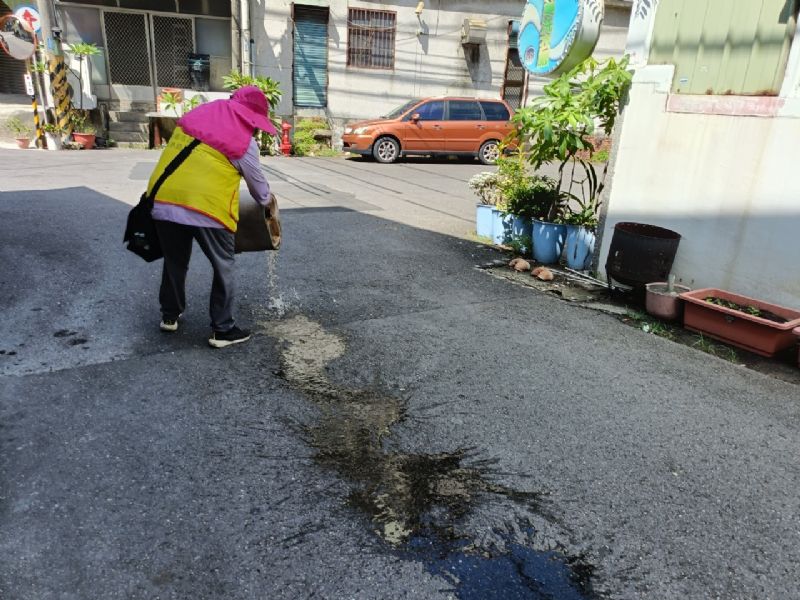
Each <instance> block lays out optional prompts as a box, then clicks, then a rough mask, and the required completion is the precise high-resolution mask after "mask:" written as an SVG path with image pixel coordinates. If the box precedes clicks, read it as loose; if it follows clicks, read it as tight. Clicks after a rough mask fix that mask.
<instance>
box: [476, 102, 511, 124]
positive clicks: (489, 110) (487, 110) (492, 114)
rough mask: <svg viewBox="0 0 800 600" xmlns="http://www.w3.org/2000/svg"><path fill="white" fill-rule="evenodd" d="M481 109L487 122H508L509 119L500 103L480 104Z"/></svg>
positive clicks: (503, 105) (506, 110)
mask: <svg viewBox="0 0 800 600" xmlns="http://www.w3.org/2000/svg"><path fill="white" fill-rule="evenodd" d="M481 107H482V108H483V113H484V114H485V115H486V120H487V121H508V119H509V118H510V117H511V115H509V114H508V109H507V108H506V106H505V104H502V103H500V102H481Z"/></svg>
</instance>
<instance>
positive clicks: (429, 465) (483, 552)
mask: <svg viewBox="0 0 800 600" xmlns="http://www.w3.org/2000/svg"><path fill="white" fill-rule="evenodd" d="M264 325H265V327H266V329H267V333H268V334H269V335H271V336H272V337H275V338H277V339H278V340H279V341H280V342H281V343H282V344H283V349H282V353H281V361H282V376H283V377H284V378H285V379H286V381H287V382H288V383H289V384H290V385H291V386H292V387H294V388H295V389H297V390H299V391H301V392H302V393H303V394H304V395H305V396H306V397H307V398H308V399H309V400H310V401H311V402H313V403H314V404H315V405H316V406H317V408H318V409H319V413H320V414H319V418H318V419H317V420H316V421H315V422H314V423H313V424H311V425H308V426H305V427H304V428H303V429H302V435H303V437H304V438H305V441H306V443H307V444H308V445H309V446H310V447H312V448H313V449H314V451H315V455H314V458H315V460H316V461H317V462H318V463H319V464H321V465H323V466H325V467H326V468H328V469H330V470H332V471H333V472H335V473H336V474H337V475H338V476H339V477H341V478H342V479H344V480H346V481H347V482H349V483H350V484H351V486H352V491H351V492H350V494H349V497H348V499H347V501H348V504H349V505H350V506H352V507H353V508H355V509H358V510H359V511H360V512H361V513H363V514H364V515H366V516H367V517H368V518H369V519H370V521H371V523H372V525H373V529H374V531H375V533H376V535H378V536H379V537H380V538H381V539H382V540H384V541H385V542H386V543H387V544H389V546H390V548H391V549H392V551H394V552H396V553H397V554H398V555H399V556H401V557H403V558H404V559H407V560H415V561H418V562H421V563H423V564H424V565H425V566H426V568H427V569H428V570H429V571H430V572H431V573H433V574H435V575H437V576H440V577H443V578H445V579H446V580H448V581H449V582H450V583H451V584H452V586H453V593H454V594H455V595H456V597H457V598H460V599H462V600H491V599H493V598H497V599H503V600H514V599H517V598H519V599H527V598H534V599H538V598H559V599H564V600H586V599H588V598H591V597H592V594H591V572H592V571H591V567H590V566H589V565H586V564H585V563H583V562H582V561H581V560H579V559H575V558H569V557H565V556H563V555H561V554H559V553H557V552H554V551H552V550H551V551H541V550H534V549H532V548H531V547H530V545H528V544H525V543H524V542H525V540H526V538H527V540H528V541H531V540H533V539H534V538H535V535H536V531H535V530H534V529H533V528H531V527H530V523H529V522H527V523H526V522H524V520H523V522H522V523H520V522H515V523H513V524H512V525H511V526H510V527H509V525H508V523H502V522H501V523H497V529H498V530H500V531H499V533H498V532H495V533H496V535H493V536H488V537H486V539H481V540H478V539H477V537H478V536H476V535H475V534H474V532H472V533H470V531H469V525H468V523H467V522H468V520H469V517H470V516H471V515H472V514H473V513H474V512H475V510H476V509H477V508H478V507H479V506H481V505H484V506H486V505H492V504H509V503H510V504H511V505H514V506H515V507H516V510H515V512H517V513H520V514H522V515H524V514H537V515H538V516H539V517H541V509H540V507H538V500H539V498H538V496H537V495H536V494H532V493H527V492H519V491H517V490H513V489H510V488H507V487H504V486H501V485H498V484H496V483H494V482H493V481H492V467H493V463H492V462H491V461H486V460H480V459H479V455H478V453H477V452H475V451H471V452H468V451H466V450H457V451H455V452H450V453H440V454H411V453H403V452H399V451H392V450H391V449H389V448H388V447H387V444H386V442H387V440H388V439H389V436H390V434H391V429H392V427H393V426H395V425H397V424H399V423H400V422H401V421H402V420H403V419H404V417H405V415H406V400H405V399H403V398H398V397H396V396H393V395H391V394H389V393H388V392H386V391H384V390H382V389H379V388H378V386H375V387H374V388H373V389H349V388H346V387H344V386H340V385H337V384H335V383H333V382H332V381H331V380H330V379H329V377H328V375H327V372H326V367H327V366H328V365H329V364H330V363H331V362H332V361H334V360H336V359H337V358H339V357H341V356H342V355H343V354H344V352H345V350H346V346H345V343H344V341H343V340H342V339H341V338H340V337H338V336H336V335H334V334H332V333H330V332H328V331H325V329H324V328H323V327H322V326H321V325H320V324H318V323H316V322H314V321H311V320H310V319H308V318H306V317H304V316H295V317H293V318H290V319H285V320H282V321H272V322H266V323H264ZM498 512H500V514H504V513H503V512H501V511H498ZM509 529H511V530H512V531H513V530H516V531H513V535H512V532H511V531H508V530H509ZM531 545H532V544H531Z"/></svg>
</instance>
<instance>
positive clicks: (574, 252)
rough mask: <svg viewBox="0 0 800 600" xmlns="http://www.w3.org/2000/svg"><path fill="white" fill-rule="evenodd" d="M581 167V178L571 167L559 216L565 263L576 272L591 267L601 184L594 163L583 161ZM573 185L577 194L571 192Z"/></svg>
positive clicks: (601, 189)
mask: <svg viewBox="0 0 800 600" xmlns="http://www.w3.org/2000/svg"><path fill="white" fill-rule="evenodd" d="M574 164H575V163H573V165H574ZM581 167H582V169H583V170H584V176H583V178H582V179H580V180H579V181H576V180H575V173H574V169H573V173H572V176H571V181H570V185H569V189H568V190H567V191H566V192H564V197H565V198H566V203H565V206H564V214H563V216H562V221H563V223H564V224H565V225H566V226H567V230H566V239H565V242H564V245H565V249H566V259H567V266H569V268H571V269H575V270H578V271H582V270H584V269H588V268H589V267H590V266H591V262H592V256H593V255H594V247H595V240H596V233H595V232H596V229H597V223H598V219H599V210H600V194H601V192H602V191H603V183H602V182H601V181H600V180H599V179H598V177H597V173H596V172H595V169H594V165H593V164H592V163H590V162H583V164H582V165H581ZM576 185H578V186H579V189H580V191H581V194H580V195H577V194H575V193H574V192H573V190H574V188H575V186H576Z"/></svg>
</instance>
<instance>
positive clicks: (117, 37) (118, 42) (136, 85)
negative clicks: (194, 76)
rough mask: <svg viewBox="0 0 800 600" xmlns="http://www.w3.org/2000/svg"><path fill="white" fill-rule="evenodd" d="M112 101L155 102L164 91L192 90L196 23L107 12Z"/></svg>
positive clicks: (104, 16)
mask: <svg viewBox="0 0 800 600" xmlns="http://www.w3.org/2000/svg"><path fill="white" fill-rule="evenodd" d="M103 29H104V34H105V39H106V46H107V51H108V69H109V85H110V87H111V96H112V98H117V99H121V100H129V101H131V102H155V100H156V97H157V96H158V91H159V90H160V89H161V88H164V87H176V88H190V87H191V83H192V82H191V78H190V76H189V60H188V59H189V54H191V53H193V52H194V51H195V50H194V49H195V31H194V19H192V18H191V17H178V16H174V15H168V16H167V15H158V14H152V13H133V12H119V11H108V10H105V11H103Z"/></svg>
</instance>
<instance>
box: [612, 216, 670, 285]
mask: <svg viewBox="0 0 800 600" xmlns="http://www.w3.org/2000/svg"><path fill="white" fill-rule="evenodd" d="M680 241H681V236H680V234H679V233H675V232H674V231H671V230H669V229H664V228H663V227H656V226H655V225H646V224H644V223H627V222H626V223H617V225H616V226H615V227H614V237H612V238H611V248H610V249H609V251H608V259H607V260H606V277H607V278H608V284H609V286H612V287H613V283H614V282H617V283H621V284H622V285H624V286H627V287H629V288H633V290H634V291H635V292H636V294H637V295H639V294H642V295H643V294H644V289H645V286H646V285H647V284H648V283H653V282H654V281H666V280H667V277H668V276H669V274H670V271H672V263H673V262H674V261H675V254H676V253H677V252H678V244H680Z"/></svg>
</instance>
